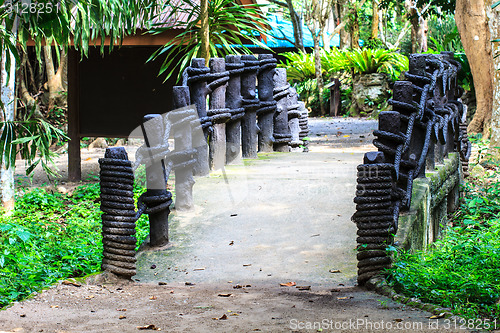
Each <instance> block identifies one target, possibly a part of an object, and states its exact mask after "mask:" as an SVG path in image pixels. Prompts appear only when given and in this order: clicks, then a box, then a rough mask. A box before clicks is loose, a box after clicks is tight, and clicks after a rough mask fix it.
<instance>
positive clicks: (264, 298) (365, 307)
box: [0, 119, 461, 333]
mask: <svg viewBox="0 0 500 333" xmlns="http://www.w3.org/2000/svg"><path fill="white" fill-rule="evenodd" d="M373 129H374V122H373V121H372V122H367V121H361V122H359V121H357V122H356V121H355V122H354V123H352V122H351V123H349V121H347V120H343V119H321V120H314V119H313V120H311V130H312V133H311V139H312V141H311V151H323V152H325V149H343V148H346V147H349V148H350V149H351V150H352V151H351V152H346V154H359V153H361V152H363V151H367V150H370V149H373V147H371V146H370V142H371V140H372V139H373V135H372V134H371V131H372V130H373ZM131 149H133V147H132V148H131ZM82 155H83V156H82V161H83V174H84V176H83V179H87V180H89V181H92V180H93V179H94V176H95V175H97V174H98V167H97V159H98V158H100V157H102V156H103V155H104V150H100V149H95V150H92V151H85V149H84V151H83V152H82ZM129 157H131V159H132V158H133V156H129ZM65 158H66V156H62V157H61V158H60V159H59V160H58V164H59V166H60V168H61V171H65V170H64V167H65ZM360 162H361V161H360ZM21 173H22V169H18V181H19V182H20V181H23V177H22V176H21ZM64 174H65V173H64V172H62V175H63V176H64ZM43 182H44V178H43V175H41V174H40V173H37V174H36V175H35V180H34V184H41V183H43ZM61 184H62V186H66V187H68V188H70V187H72V186H74V185H76V184H66V183H65V181H64V178H63V179H62V181H60V182H59V185H61ZM240 215H242V214H240ZM346 215H348V214H346ZM346 223H350V222H346ZM314 236H317V235H314ZM307 237H309V233H307ZM353 237H355V235H353ZM235 248H236V247H235ZM270 255H271V254H270ZM311 260H312V259H311ZM302 265H303V264H302ZM354 265H355V263H354ZM299 268H300V267H299ZM153 269H157V270H158V269H159V267H158V268H149V267H147V268H145V270H147V271H151V272H147V275H148V276H153V277H156V275H157V274H155V273H153ZM143 271H144V269H143ZM353 271H354V270H353ZM150 273H151V274H150ZM188 273H189V272H186V275H185V276H178V277H177V278H176V279H175V281H174V280H172V281H171V280H168V281H167V280H165V281H162V280H159V279H162V277H161V276H162V275H161V274H160V275H158V276H157V278H158V280H157V281H156V282H154V283H153V282H147V283H146V282H145V281H146V280H143V281H142V282H141V281H137V279H138V278H140V277H141V276H146V275H145V274H144V273H143V274H142V275H141V274H139V275H138V276H136V277H135V278H136V279H135V280H134V281H133V282H132V281H123V280H117V279H116V278H115V277H113V276H110V275H98V276H94V277H90V278H88V279H87V280H86V281H85V282H75V281H64V282H61V283H59V284H58V285H56V286H54V287H52V288H50V289H48V290H45V291H43V292H41V293H38V294H36V295H34V297H32V298H31V299H28V300H26V301H23V302H20V303H15V304H13V305H12V306H11V307H9V308H7V309H5V310H2V311H0V333H2V332H138V331H140V330H161V331H165V332H397V331H405V332H443V331H446V332H454V331H457V332H458V331H461V330H460V329H459V327H458V326H459V325H457V329H454V323H453V322H450V321H447V320H446V319H439V320H434V319H430V316H431V314H430V313H427V312H423V311H420V310H415V309H412V308H409V307H406V306H405V305H402V304H398V303H395V302H393V301H392V300H389V299H388V298H386V297H383V296H380V295H377V294H374V293H371V292H368V291H366V290H364V289H362V288H359V287H357V286H356V285H355V282H354V281H355V277H354V275H353V277H352V278H350V279H347V280H345V281H344V280H335V279H331V280H329V282H327V283H319V284H318V283H315V282H316V281H314V277H311V278H310V280H308V281H307V282H303V281H302V280H296V281H297V284H298V285H295V286H280V284H279V282H283V283H286V282H289V281H288V280H286V281H285V280H283V281H275V280H265V279H257V278H255V277H251V276H248V277H246V276H242V275H233V276H234V278H232V277H231V274H226V275H223V277H224V278H226V277H227V280H225V281H218V282H217V283H214V282H213V281H210V280H206V281H199V280H196V279H195V280H190V279H189V277H191V275H193V273H194V272H191V275H188ZM226 273H227V272H226ZM327 274H329V273H328V272H327ZM353 274H355V273H353ZM147 280H148V281H151V279H147ZM292 281H293V280H292ZM298 281H300V282H298ZM335 281H336V282H335ZM340 281H342V283H340ZM303 283H304V284H303Z"/></svg>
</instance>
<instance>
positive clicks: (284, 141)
mask: <svg viewBox="0 0 500 333" xmlns="http://www.w3.org/2000/svg"><path fill="white" fill-rule="evenodd" d="M289 87H290V85H289V84H288V83H287V81H286V69H285V68H277V69H276V72H275V74H274V100H275V101H276V103H277V109H276V113H275V115H274V134H273V135H274V150H275V151H280V152H288V151H290V148H289V146H288V142H290V141H291V138H292V134H291V133H290V129H289V128H288V108H287V96H288V88H289Z"/></svg>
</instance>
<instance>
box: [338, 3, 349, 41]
mask: <svg viewBox="0 0 500 333" xmlns="http://www.w3.org/2000/svg"><path fill="white" fill-rule="evenodd" d="M339 8H340V10H339V12H340V21H341V22H344V21H347V20H348V17H349V4H348V3H347V2H343V3H342V4H340V3H339ZM339 23H340V22H339ZM349 47H351V32H350V31H349V28H348V27H347V25H344V29H342V30H340V48H341V49H342V50H344V49H347V48H349Z"/></svg>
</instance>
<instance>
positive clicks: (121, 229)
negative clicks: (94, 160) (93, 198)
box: [99, 147, 137, 278]
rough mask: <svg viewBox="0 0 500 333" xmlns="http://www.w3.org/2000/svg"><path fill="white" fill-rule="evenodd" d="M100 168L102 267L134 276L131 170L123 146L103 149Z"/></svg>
mask: <svg viewBox="0 0 500 333" xmlns="http://www.w3.org/2000/svg"><path fill="white" fill-rule="evenodd" d="M99 165H100V167H101V172H100V185H101V210H102V211H103V213H104V214H102V216H101V219H102V245H103V258H102V269H103V270H105V271H109V272H112V273H114V274H118V275H121V276H124V277H127V278H130V277H131V276H134V275H135V273H136V269H135V268H136V267H135V262H136V259H135V246H136V243H137V239H136V238H135V236H134V235H135V222H136V220H137V218H136V216H135V215H136V213H135V205H134V192H133V189H134V173H133V171H132V163H131V162H130V161H129V159H128V156H127V152H126V151H125V148H123V147H113V148H108V149H106V153H105V154H104V158H101V159H99Z"/></svg>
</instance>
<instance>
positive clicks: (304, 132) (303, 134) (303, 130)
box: [299, 102, 309, 152]
mask: <svg viewBox="0 0 500 333" xmlns="http://www.w3.org/2000/svg"><path fill="white" fill-rule="evenodd" d="M299 111H300V118H299V125H300V132H299V138H300V140H302V145H303V146H304V152H308V151H309V148H308V147H307V146H308V145H309V140H307V136H308V135H309V124H308V118H309V117H308V111H307V109H306V105H305V103H304V102H299Z"/></svg>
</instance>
